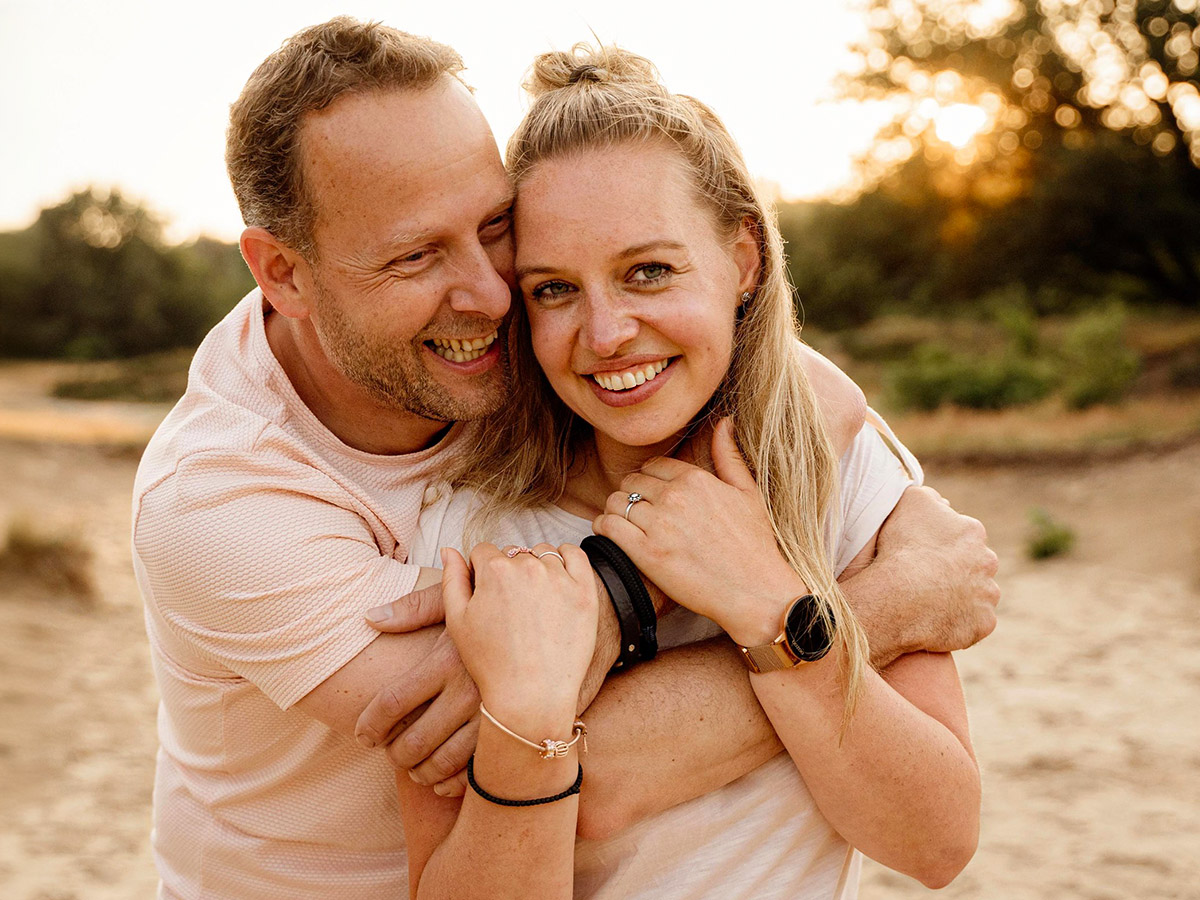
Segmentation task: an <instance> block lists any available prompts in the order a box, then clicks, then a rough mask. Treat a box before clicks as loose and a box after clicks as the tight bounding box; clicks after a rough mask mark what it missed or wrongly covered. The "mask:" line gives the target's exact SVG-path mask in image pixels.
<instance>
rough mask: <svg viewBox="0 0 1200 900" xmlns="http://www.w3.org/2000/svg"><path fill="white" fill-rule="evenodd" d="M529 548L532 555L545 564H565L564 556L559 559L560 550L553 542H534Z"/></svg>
mask: <svg viewBox="0 0 1200 900" xmlns="http://www.w3.org/2000/svg"><path fill="white" fill-rule="evenodd" d="M529 549H530V550H532V551H533V555H534V556H536V557H537V558H538V559H539V560H541V561H542V562H544V563H546V564H547V565H554V566H565V565H566V564H567V560H566V557H563V558H562V559H559V557H560V556H562V551H560V550H559V549H558V548H557V547H555V546H554V545H553V544H547V543H545V542H543V543H540V544H534V545H533V546H532V547H530V548H529Z"/></svg>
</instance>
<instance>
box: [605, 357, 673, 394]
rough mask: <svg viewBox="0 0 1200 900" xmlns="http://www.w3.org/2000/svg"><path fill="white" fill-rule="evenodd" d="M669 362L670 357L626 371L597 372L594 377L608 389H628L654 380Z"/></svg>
mask: <svg viewBox="0 0 1200 900" xmlns="http://www.w3.org/2000/svg"><path fill="white" fill-rule="evenodd" d="M668 363H670V360H669V359H660V360H659V361H658V362H652V363H646V365H644V366H638V367H637V368H634V369H626V370H625V371H624V372H596V373H595V374H594V375H592V378H593V379H595V382H596V384H598V385H600V387H602V388H604V389H605V390H606V391H627V390H629V389H630V388H635V387H637V386H638V385H639V384H645V383H646V382H647V381H653V380H654V378H655V377H656V376H657V375H658V373H659V372H661V371H662V370H663V369H665V368H666V367H667V364H668Z"/></svg>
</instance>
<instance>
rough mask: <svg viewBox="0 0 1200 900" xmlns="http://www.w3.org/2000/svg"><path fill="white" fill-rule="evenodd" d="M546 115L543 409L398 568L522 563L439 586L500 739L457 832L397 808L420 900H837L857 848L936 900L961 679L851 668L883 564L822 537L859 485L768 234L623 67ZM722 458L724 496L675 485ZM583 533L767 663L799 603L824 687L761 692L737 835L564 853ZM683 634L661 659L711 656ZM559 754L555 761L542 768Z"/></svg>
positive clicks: (539, 78)
mask: <svg viewBox="0 0 1200 900" xmlns="http://www.w3.org/2000/svg"><path fill="white" fill-rule="evenodd" d="M531 90H532V92H533V93H534V95H535V97H536V101H535V103H534V105H533V107H532V108H531V110H530V112H529V114H528V115H527V116H526V119H525V120H524V122H523V123H522V124H521V126H520V127H519V128H518V130H517V133H516V134H515V135H514V136H513V138H512V140H511V141H510V144H509V149H508V160H509V165H510V169H511V171H512V174H513V177H514V178H515V180H516V183H517V186H518V192H519V193H518V201H517V206H516V213H515V222H514V227H515V233H516V240H517V277H518V279H519V283H520V288H521V292H522V295H523V297H524V300H525V319H522V318H521V317H520V316H518V320H517V322H516V323H515V325H514V327H515V328H516V329H517V335H516V340H517V348H516V352H515V354H514V366H515V367H517V368H518V369H532V368H533V365H534V363H533V359H534V358H535V357H536V361H537V363H538V364H540V367H541V370H542V372H543V373H544V374H541V375H539V374H538V373H537V372H536V371H520V372H519V373H518V376H517V378H518V381H517V383H521V384H526V383H529V384H532V383H537V384H540V385H541V387H542V390H541V391H540V396H531V397H527V398H521V400H519V401H518V407H517V408H516V409H512V408H510V409H509V410H507V411H506V413H505V415H504V416H499V417H496V419H495V420H494V421H492V422H489V423H487V424H486V425H485V427H484V429H483V433H484V444H483V446H482V447H481V448H480V451H479V453H477V454H475V455H473V456H472V458H471V459H468V460H464V463H463V466H462V468H461V470H460V471H459V472H457V473H456V475H455V477H454V479H453V484H454V486H455V487H456V488H463V489H466V490H462V491H460V492H458V493H456V494H455V495H453V496H452V497H446V498H442V499H441V500H440V501H438V502H437V503H435V504H434V505H433V506H432V507H431V508H430V510H428V516H424V515H423V517H422V523H421V530H422V539H420V540H419V541H418V543H417V545H416V546H415V547H414V550H413V557H412V558H413V559H414V560H415V561H421V562H426V561H428V560H422V559H421V558H420V557H421V554H422V553H426V554H428V553H429V552H430V550H431V548H432V547H433V546H434V545H436V544H446V543H451V544H453V543H457V542H458V540H459V536H460V535H461V532H462V526H463V524H464V523H465V522H466V520H467V517H468V513H470V514H471V516H472V517H473V518H472V527H473V528H474V530H476V531H483V532H484V533H489V534H492V535H497V534H499V535H502V536H503V539H504V540H505V541H509V542H511V543H512V544H514V545H527V546H525V547H523V546H512V547H510V548H509V550H508V552H502V551H501V550H500V549H498V548H497V547H495V546H492V545H480V546H478V547H476V548H475V549H474V550H473V551H472V553H471V567H472V568H473V570H474V586H473V588H472V582H471V573H470V571H469V570H468V567H467V565H466V563H465V561H464V560H463V559H462V557H461V556H460V555H459V554H458V553H457V552H456V551H453V550H448V551H446V552H445V554H444V556H443V562H444V564H445V576H444V593H445V602H446V620H447V628H448V629H449V631H450V633H451V636H452V637H453V638H454V640H455V643H456V645H457V646H458V648H459V650H460V653H461V654H462V657H463V660H464V662H465V664H466V665H467V667H468V669H469V671H470V672H471V674H472V676H473V677H474V678H475V680H476V683H477V684H478V686H479V689H480V694H481V697H482V699H483V707H484V710H485V714H484V719H485V721H483V722H482V723H481V728H480V737H479V743H478V747H477V750H476V756H475V760H474V764H473V771H472V788H473V789H472V790H471V791H468V793H467V795H466V797H465V798H464V800H463V801H462V805H461V810H460V809H459V808H458V806H457V802H456V801H446V800H444V799H442V798H438V797H436V796H435V795H433V794H432V792H430V791H428V790H427V789H425V788H421V787H418V786H416V785H413V784H410V783H407V779H401V780H400V794H401V805H402V810H403V812H404V818H405V827H406V833H407V839H408V843H409V866H410V883H411V884H412V888H413V893H414V895H415V896H422V897H424V896H453V897H467V896H475V895H478V896H487V897H502V896H510V895H511V896H517V895H521V896H526V895H529V894H531V893H536V894H537V895H539V896H542V895H549V896H570V895H571V894H572V891H573V890H574V891H575V892H576V893H577V894H582V895H585V896H603V897H610V896H611V897H632V896H643V897H676V896H714V897H735V896H743V895H744V896H755V897H762V896H803V895H807V896H822V897H828V896H840V897H845V896H853V894H854V892H855V888H856V878H857V868H856V857H855V855H854V854H853V853H852V852H851V851H850V847H851V846H854V847H857V848H859V849H861V850H862V851H863V852H865V853H867V854H869V855H871V856H873V857H874V858H876V859H878V860H880V861H882V862H884V863H885V864H887V865H891V866H893V867H894V868H897V869H900V870H901V871H907V872H909V873H911V874H914V875H916V876H917V877H920V878H921V879H922V880H924V881H926V883H928V884H931V885H935V886H936V885H940V884H944V883H946V882H948V881H949V880H950V878H952V877H953V875H954V874H956V873H957V871H958V870H959V869H961V867H962V865H964V864H965V862H966V860H967V859H969V857H970V855H971V853H972V852H973V850H974V844H975V839H976V834H977V827H978V810H979V782H978V771H977V768H976V766H975V763H974V759H973V756H972V753H971V750H970V744H969V739H968V737H967V731H966V714H965V709H964V706H963V701H962V696H961V691H960V689H959V686H958V682H957V676H956V674H955V671H954V667H953V663H952V662H951V661H950V659H949V657H939V656H932V655H928V654H918V655H913V656H910V657H904V658H902V659H901V660H899V661H897V662H896V663H895V664H893V666H892V667H890V669H889V670H888V671H887V672H886V676H887V677H886V679H885V678H884V677H881V676H880V675H879V674H877V673H875V672H874V671H872V670H870V669H869V668H868V667H867V666H865V664H864V661H865V641H864V639H863V637H862V634H861V632H860V630H859V628H858V626H857V625H856V623H855V621H854V618H853V615H852V614H851V612H850V610H849V608H848V607H847V606H846V604H845V602H844V599H843V598H842V595H841V592H840V591H839V589H838V585H837V581H836V579H835V577H834V573H835V571H836V570H837V569H840V568H844V565H845V563H846V559H845V558H844V557H845V555H846V551H847V550H848V551H849V555H852V556H855V557H856V559H858V560H860V561H862V560H866V559H869V558H870V556H871V554H872V551H873V536H870V535H868V536H867V537H866V538H862V539H858V540H856V541H852V542H849V543H850V544H851V546H849V547H847V546H846V545H847V543H848V541H847V536H846V534H845V530H844V529H843V528H841V527H840V526H839V523H838V522H837V521H836V520H837V518H838V512H839V505H838V504H837V502H836V499H837V496H838V479H840V480H841V481H842V482H843V488H845V487H846V486H847V478H846V474H845V471H844V470H843V471H841V472H839V468H838V462H837V459H836V458H835V455H834V452H833V450H832V448H831V446H830V443H829V440H828V438H827V437H826V435H825V433H824V431H823V428H822V426H821V423H820V418H819V416H818V415H817V413H816V409H815V405H814V400H813V395H812V392H811V390H810V388H809V386H808V384H807V381H806V379H805V377H804V374H803V371H802V369H801V367H800V366H799V364H798V351H797V343H796V340H795V337H796V332H795V326H794V322H793V314H792V308H791V297H790V292H789V290H788V288H787V285H786V280H785V277H784V274H783V265H782V251H781V241H780V238H779V234H778V230H777V228H776V226H775V224H774V222H773V220H772V219H771V218H770V216H768V215H767V214H766V212H765V211H764V209H763V207H762V205H761V204H760V203H759V201H758V200H757V199H756V197H755V194H754V191H753V188H752V185H751V183H750V179H749V177H748V175H747V173H746V169H745V165H744V163H743V162H742V160H741V157H740V154H739V153H738V151H737V148H736V145H735V144H734V143H733V141H732V139H731V138H730V137H729V135H728V134H727V132H726V131H725V130H724V127H723V126H722V125H721V123H720V122H719V121H718V120H717V119H716V117H715V116H714V115H713V114H712V113H711V112H710V111H709V110H708V109H707V108H705V107H704V106H703V105H701V104H699V103H698V102H696V101H694V100H691V99H690V98H686V97H680V96H677V95H672V94H669V93H668V92H666V91H665V89H663V88H662V87H661V86H660V85H658V84H657V82H656V81H655V79H654V76H653V70H652V69H651V67H650V66H649V64H648V63H647V62H646V61H645V60H643V59H641V58H640V57H636V56H633V55H632V54H628V53H624V52H622V51H619V50H607V51H604V52H602V53H600V54H589V53H588V51H587V50H586V49H583V48H576V50H575V51H574V52H573V53H571V54H547V55H545V56H543V57H540V58H539V59H538V61H537V62H536V63H535V66H534V71H533V78H532V83H531ZM711 423H716V424H715V426H713V427H710V424H711ZM739 445H740V448H741V452H739ZM710 446H711V450H712V458H711V464H712V467H713V469H714V472H715V474H710V473H708V472H706V471H704V470H703V469H702V468H700V467H698V466H696V465H692V464H691V462H688V461H685V459H687V460H691V461H693V462H694V461H707V460H705V459H704V457H705V456H706V454H704V453H703V450H704V449H706V448H708V447H710ZM742 452H744V454H745V457H746V460H747V462H748V463H749V465H747V464H746V463H745V462H743V460H742V456H741V453H742ZM756 479H757V481H756ZM849 487H850V488H851V491H854V490H856V486H855V483H854V482H853V481H852V480H851V481H850V482H849ZM875 487H876V488H877V487H878V485H876V486H875ZM863 493H866V492H865V491H863ZM635 496H636V497H639V498H641V499H634V498H635ZM896 496H898V494H897V495H893V496H892V502H894V500H895V499H896ZM864 502H865V501H864V499H863V498H862V497H859V496H851V497H843V498H842V503H841V506H840V509H841V510H842V511H845V510H853V509H857V510H858V511H861V509H862V508H863V504H864ZM855 504H859V505H858V507H855ZM858 519H861V516H859V517H858ZM879 521H881V519H879V520H877V521H876V522H875V525H876V526H877V525H878V523H879ZM593 525H594V528H595V530H596V532H597V533H599V534H602V535H606V536H608V537H610V538H612V539H613V540H615V541H617V542H618V543H619V544H620V545H621V546H622V548H623V549H624V550H625V551H626V552H627V553H628V554H629V555H630V556H631V558H632V559H633V560H634V562H635V563H637V565H638V566H639V567H640V568H641V570H642V571H643V572H644V573H645V574H646V575H647V576H648V577H649V578H651V579H652V580H654V581H655V582H656V583H657V584H659V585H660V586H661V587H662V588H663V589H664V590H665V591H666V592H667V593H668V594H669V595H670V596H672V597H673V598H674V599H675V600H676V601H678V602H679V603H680V604H681V605H683V606H685V607H687V608H688V609H689V610H691V611H692V612H693V613H698V614H700V615H701V616H704V617H706V618H707V619H709V620H711V621H712V622H715V623H716V624H717V625H718V626H719V627H720V628H721V629H722V630H724V631H725V632H726V633H727V634H728V635H729V637H730V638H732V639H733V641H734V642H735V643H737V644H739V645H741V646H743V647H748V648H752V647H756V646H760V645H763V644H766V643H769V642H771V641H772V640H773V639H775V638H776V636H777V635H778V634H779V631H780V621H781V617H782V616H783V615H784V613H785V611H786V610H787V609H788V608H789V607H790V606H791V605H792V601H793V600H794V599H795V598H798V597H801V596H804V595H812V597H810V598H809V600H808V601H807V602H809V603H810V604H811V605H812V606H813V615H814V616H815V619H816V621H818V622H819V624H820V625H821V626H822V627H823V628H824V630H825V631H826V632H827V633H828V634H829V635H831V640H830V641H829V643H830V644H831V646H830V647H829V648H828V652H827V653H826V654H825V655H824V656H823V658H821V659H819V660H818V661H815V662H812V663H809V664H807V665H802V666H799V667H797V668H792V669H786V670H782V671H775V672H768V673H763V674H754V675H751V676H750V680H751V683H752V685H753V689H754V692H755V694H756V695H757V697H758V699H759V702H760V703H761V705H762V707H763V709H764V710H765V711H766V713H767V715H768V716H769V717H770V719H771V722H772V724H773V725H774V727H775V729H776V731H777V733H778V734H779V736H780V738H781V739H782V741H783V743H784V745H785V746H786V748H787V750H788V754H789V757H790V760H789V759H786V758H781V759H779V760H776V761H775V763H773V764H769V765H768V766H763V767H761V769H760V770H758V771H757V772H755V773H752V775H751V776H747V778H746V779H742V780H740V781H738V782H735V783H734V784H733V785H730V786H729V787H727V788H725V789H723V790H722V791H720V792H717V793H718V794H720V795H722V796H721V797H718V798H717V799H718V800H719V801H720V802H719V803H718V804H717V807H718V808H719V807H720V806H721V805H729V804H732V805H733V806H735V807H737V808H738V809H740V810H743V811H744V815H743V814H739V816H738V818H737V819H736V820H734V821H727V822H724V823H722V825H721V828H719V829H718V830H717V831H716V832H715V833H714V832H711V831H708V832H706V831H705V824H704V823H705V822H707V821H708V820H709V818H710V817H709V816H708V815H705V816H700V817H697V816H695V815H692V816H691V817H690V818H689V812H688V809H687V807H689V806H690V804H684V805H683V806H682V807H679V808H677V809H676V810H671V811H668V812H667V813H664V814H662V815H661V816H659V817H655V818H654V819H652V820H650V821H648V822H645V823H642V824H641V825H639V826H638V827H637V828H635V829H631V830H630V832H629V833H628V834H623V835H619V836H618V837H617V838H615V839H613V840H611V841H607V842H581V844H580V845H579V846H578V847H576V845H575V842H574V830H575V817H576V814H577V802H578V800H577V796H576V793H575V789H577V780H578V778H579V777H580V776H579V773H580V772H581V765H580V762H579V760H580V754H579V751H580V748H581V746H582V745H583V741H582V728H581V727H578V726H576V724H575V714H576V710H575V707H574V703H575V698H576V697H577V695H578V692H579V688H580V683H581V681H582V678H583V672H584V670H585V669H586V665H587V662H588V659H589V658H590V655H591V652H592V647H593V642H592V640H590V638H589V636H590V635H593V634H594V631H595V624H596V623H595V618H596V609H597V600H596V595H595V588H594V584H593V579H592V572H591V570H590V568H589V567H588V565H587V562H586V560H585V558H584V557H583V555H582V554H581V552H580V551H579V550H578V548H577V547H575V546H573V544H574V543H576V542H578V540H579V539H580V538H581V537H582V536H583V535H585V534H587V533H588V531H589V528H590V527H591V526H593ZM839 537H840V538H841V539H842V540H841V542H840V545H839V544H838V539H839ZM831 555H832V556H840V557H843V558H841V559H831ZM672 618H673V619H682V620H683V621H682V622H680V623H676V624H672V625H671V626H670V627H668V624H667V621H666V620H664V622H663V632H664V638H666V642H668V643H669V642H682V641H684V640H688V639H694V638H695V637H696V636H697V635H699V634H702V633H704V632H703V624H704V620H703V619H700V618H698V617H696V616H691V615H686V614H685V615H683V616H681V617H672ZM672 632H674V633H673V634H672ZM543 741H549V742H550V747H551V751H553V752H551V751H547V754H545V755H546V756H547V757H548V758H545V759H539V755H540V754H539V753H538V752H537V751H535V750H534V749H532V748H531V747H529V746H526V744H530V743H532V744H534V745H537V744H539V743H541V742H543ZM556 742H557V743H556ZM797 770H798V771H799V775H797ZM799 776H803V778H802V779H801V777H799ZM726 792H729V793H728V795H727V796H725V795H726ZM709 797H710V798H711V797H713V795H709ZM705 799H706V798H700V800H705ZM727 800H728V804H727V803H726V801H727ZM531 801H532V803H531ZM693 802H698V801H693ZM514 804H521V805H514ZM707 808H708V809H709V810H712V809H713V808H714V807H713V806H712V805H711V804H710V806H709V807H707ZM718 818H719V817H718ZM683 829H686V831H684V830H683ZM727 845H728V846H729V847H731V848H732V851H731V852H725V849H724V848H726V846H727ZM648 847H653V850H648V849H647V848H648ZM723 853H724V855H722V854H723ZM631 872H633V873H637V874H636V877H633V876H631V875H630V873H631Z"/></svg>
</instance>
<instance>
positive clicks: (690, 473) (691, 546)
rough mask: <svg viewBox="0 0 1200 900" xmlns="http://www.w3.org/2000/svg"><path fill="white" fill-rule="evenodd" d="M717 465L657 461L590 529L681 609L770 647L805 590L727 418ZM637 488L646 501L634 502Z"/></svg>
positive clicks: (718, 434) (627, 483)
mask: <svg viewBox="0 0 1200 900" xmlns="http://www.w3.org/2000/svg"><path fill="white" fill-rule="evenodd" d="M712 462H713V468H714V470H715V472H716V475H711V474H709V473H708V472H705V471H704V470H703V469H700V468H697V467H696V466H693V465H690V464H688V463H685V462H682V461H680V460H677V459H655V460H652V461H650V462H649V463H647V464H646V465H645V466H644V467H643V468H642V470H641V471H640V472H636V473H634V474H632V475H629V476H626V478H625V479H624V480H623V481H622V482H621V490H620V491H617V492H615V493H613V494H611V495H610V496H609V498H608V502H607V503H606V505H605V510H604V512H603V513H602V514H601V515H600V516H598V517H597V518H596V520H595V522H593V526H592V527H593V528H594V529H595V531H596V533H597V534H602V535H604V536H605V537H607V538H610V539H612V540H614V541H616V542H617V543H618V544H619V545H620V546H621V549H622V550H624V551H625V552H626V553H628V554H629V557H630V559H632V560H633V562H634V563H635V564H636V565H637V567H638V568H639V569H641V570H642V572H643V573H644V574H645V575H646V576H647V577H648V578H650V580H652V581H653V582H654V583H655V584H657V585H658V586H659V587H660V588H662V589H663V591H664V592H666V594H667V595H668V596H669V597H671V598H672V599H673V600H675V601H676V602H677V603H679V604H680V605H681V606H686V607H687V608H688V609H690V610H692V611H693V612H697V613H700V614H701V615H703V616H707V617H708V618H710V619H712V620H713V621H715V622H716V623H717V624H719V625H720V626H721V627H722V628H724V629H725V631H726V632H728V634H729V635H730V637H732V638H733V639H734V640H736V641H738V643H741V644H743V645H745V646H752V645H755V644H761V643H765V642H767V641H770V640H773V639H774V638H775V637H776V636H777V635H778V634H779V623H780V618H781V616H782V614H783V612H784V610H785V608H786V607H787V604H788V602H789V601H790V600H792V599H793V598H795V597H796V596H798V595H800V594H802V593H804V591H805V587H804V584H803V582H802V581H801V580H800V577H799V576H798V575H797V574H796V573H795V572H794V571H793V570H792V568H791V566H789V565H788V563H787V561H786V560H785V559H784V558H783V555H782V554H781V553H780V551H779V547H778V545H777V544H776V543H775V535H774V532H773V531H772V528H771V522H770V519H769V518H768V516H767V511H766V508H765V506H764V505H763V502H762V498H761V497H760V495H759V493H758V486H757V485H756V484H755V482H754V476H753V475H751V474H750V470H749V469H747V468H746V464H745V462H744V461H743V460H742V456H741V454H740V453H739V452H738V449H737V444H736V442H735V441H734V438H733V427H732V423H731V422H730V421H729V420H728V419H724V420H722V421H721V422H719V423H718V424H717V427H716V429H715V430H714V432H713V439H712ZM633 492H637V493H638V494H640V495H641V496H642V498H643V499H642V500H641V501H639V502H637V503H634V504H633V505H632V506H629V496H630V494H631V493H633ZM627 507H628V509H629V515H628V516H626V515H625V510H626V508H627Z"/></svg>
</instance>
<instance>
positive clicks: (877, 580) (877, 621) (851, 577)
mask: <svg viewBox="0 0 1200 900" xmlns="http://www.w3.org/2000/svg"><path fill="white" fill-rule="evenodd" d="M852 566H854V564H852ZM851 573H852V574H851ZM919 578H920V572H918V571H915V570H914V568H913V567H912V566H911V565H910V564H909V563H908V561H907V560H906V559H905V558H904V557H903V556H901V555H898V554H897V555H892V556H886V557H876V558H874V559H871V560H870V561H869V564H863V565H862V566H861V567H857V566H854V567H853V568H852V569H847V574H846V575H843V577H842V579H841V580H840V583H841V588H842V593H843V594H844V595H845V597H846V602H847V603H848V604H850V608H851V609H852V610H853V611H854V617H855V619H857V620H858V623H859V625H861V626H862V629H863V631H865V632H866V635H867V643H868V644H869V646H870V648H871V666H872V667H873V668H875V669H876V670H880V669H883V668H885V667H887V666H888V665H889V664H890V663H892V662H893V661H894V660H896V659H898V658H899V657H901V656H903V655H904V654H906V653H911V652H913V651H914V650H916V649H918V648H917V647H916V646H915V645H914V644H913V642H912V641H911V639H910V633H911V632H912V629H911V628H910V627H909V626H910V623H909V622H907V621H906V620H905V619H904V618H903V617H902V616H898V615H897V614H896V602H895V601H896V597H897V596H898V595H901V594H911V593H912V592H914V591H916V590H917V588H918V580H919ZM911 605H912V604H910V606H911Z"/></svg>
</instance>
